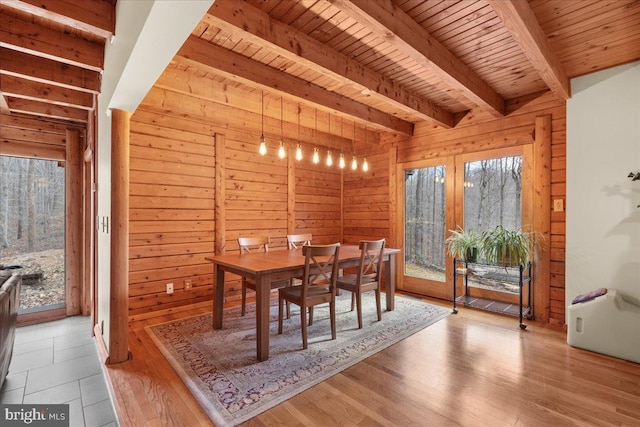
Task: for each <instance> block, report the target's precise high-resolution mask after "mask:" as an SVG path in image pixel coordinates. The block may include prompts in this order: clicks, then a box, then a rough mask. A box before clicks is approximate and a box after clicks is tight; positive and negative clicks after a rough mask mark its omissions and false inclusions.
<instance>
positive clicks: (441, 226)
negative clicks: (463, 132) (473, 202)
mask: <svg viewBox="0 0 640 427" xmlns="http://www.w3.org/2000/svg"><path fill="white" fill-rule="evenodd" d="M398 167H399V169H400V170H399V171H398V172H399V173H398V176H401V177H403V183H402V186H400V187H401V188H402V190H401V191H402V197H401V198H400V199H399V200H402V204H401V211H402V212H401V215H400V217H401V218H403V221H402V230H398V231H399V232H398V233H397V235H398V236H400V238H401V240H402V247H403V253H404V257H403V259H402V260H401V264H402V265H401V271H402V278H401V279H400V281H399V282H400V283H399V288H401V289H404V290H406V291H409V292H414V293H418V294H422V295H429V296H433V297H436V298H450V297H451V295H452V289H451V286H450V285H448V283H451V282H450V279H451V278H452V277H453V276H452V271H451V265H450V264H451V263H450V262H448V259H447V255H446V250H445V243H444V242H445V239H446V236H447V230H449V229H450V228H451V227H452V226H453V222H454V215H453V212H454V210H453V199H454V198H453V190H454V187H453V185H454V178H455V173H454V170H455V164H454V159H453V157H451V158H445V159H437V160H432V161H420V162H411V163H404V164H401V165H399V166H398Z"/></svg>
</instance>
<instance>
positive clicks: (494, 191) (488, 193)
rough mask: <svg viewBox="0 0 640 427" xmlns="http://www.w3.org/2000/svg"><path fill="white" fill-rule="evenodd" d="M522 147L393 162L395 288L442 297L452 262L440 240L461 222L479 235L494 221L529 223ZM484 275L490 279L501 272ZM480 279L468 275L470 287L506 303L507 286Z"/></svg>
mask: <svg viewBox="0 0 640 427" xmlns="http://www.w3.org/2000/svg"><path fill="white" fill-rule="evenodd" d="M530 152H531V150H530V148H529V147H526V146H525V147H511V148H506V149H499V150H490V151H484V152H478V153H467V154H462V155H458V156H450V157H446V158H439V159H433V160H429V161H419V162H409V163H403V164H399V165H398V176H399V177H402V179H403V183H402V185H401V186H399V187H398V188H399V192H401V193H402V194H399V196H400V197H399V198H398V199H399V201H400V203H399V210H401V212H399V218H401V219H402V221H400V222H401V227H402V229H401V230H400V229H399V230H398V232H397V235H398V236H399V237H400V238H401V239H402V248H403V251H404V252H403V253H404V256H403V258H402V260H401V263H402V265H401V268H400V271H401V272H402V274H401V277H400V278H399V280H398V282H399V283H398V287H399V288H400V289H403V290H405V291H408V292H413V293H417V294H421V295H427V296H431V297H435V298H442V299H448V300H450V299H452V298H453V288H452V286H453V284H452V283H453V265H452V261H453V260H452V259H451V257H450V256H449V255H448V254H447V252H446V245H445V240H446V238H447V236H448V235H449V230H453V229H455V228H457V227H461V228H464V229H474V230H475V231H476V232H478V233H481V232H483V231H487V230H491V229H493V228H495V227H496V226H497V225H503V226H504V227H505V228H509V229H519V228H527V225H529V224H531V216H530V197H531V184H530V183H531V166H530V165H531V162H530ZM503 270H504V269H503ZM486 274H487V276H490V275H494V276H496V277H497V276H500V275H502V274H503V272H502V271H498V272H495V273H494V272H487V273H486ZM504 274H507V275H508V272H504ZM507 279H508V278H507ZM498 282H499V281H498ZM498 282H496V283H498ZM488 283H489V284H488V285H487V283H480V282H477V283H476V282H473V281H471V282H470V288H473V289H471V291H472V293H473V294H475V295H476V296H485V297H491V298H493V299H498V300H505V301H507V302H509V301H511V299H513V298H515V294H514V293H513V290H512V289H510V288H509V287H508V286H503V285H502V284H500V285H498V284H496V286H494V287H493V288H492V286H491V283H492V282H491V281H488ZM500 283H501V282H500Z"/></svg>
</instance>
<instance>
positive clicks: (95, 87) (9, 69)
mask: <svg viewBox="0 0 640 427" xmlns="http://www.w3.org/2000/svg"><path fill="white" fill-rule="evenodd" d="M0 73H2V74H8V75H12V76H16V77H22V78H25V79H28V80H34V81H38V82H41V83H46V84H52V85H56V86H61V87H66V88H69V89H74V90H81V91H85V92H94V93H98V92H100V74H99V73H98V72H96V71H93V70H86V69H84V68H80V67H76V66H75V65H68V64H62V63H60V62H57V61H54V60H52V59H47V58H41V57H37V56H33V55H29V54H27V53H23V52H18V51H15V50H11V49H7V48H5V47H0Z"/></svg>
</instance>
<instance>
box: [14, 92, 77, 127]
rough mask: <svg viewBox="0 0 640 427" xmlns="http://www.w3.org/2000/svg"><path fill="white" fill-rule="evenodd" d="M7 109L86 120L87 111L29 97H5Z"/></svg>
mask: <svg viewBox="0 0 640 427" xmlns="http://www.w3.org/2000/svg"><path fill="white" fill-rule="evenodd" d="M7 103H8V104H9V110H11V112H12V113H23V114H29V115H34V116H42V117H50V118H52V119H60V120H71V121H76V122H85V123H86V122H87V120H88V117H89V112H88V111H87V110H81V109H79V108H73V107H64V106H62V105H55V104H49V103H45V102H39V101H33V100H30V99H20V98H12V97H8V98H7Z"/></svg>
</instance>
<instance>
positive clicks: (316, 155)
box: [313, 108, 320, 165]
mask: <svg viewBox="0 0 640 427" xmlns="http://www.w3.org/2000/svg"><path fill="white" fill-rule="evenodd" d="M315 114H316V131H315V135H314V136H315V139H316V141H317V140H318V109H317V108H316V110H315ZM313 163H315V164H316V165H317V164H318V163H320V154H319V153H318V146H315V147H313Z"/></svg>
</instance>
